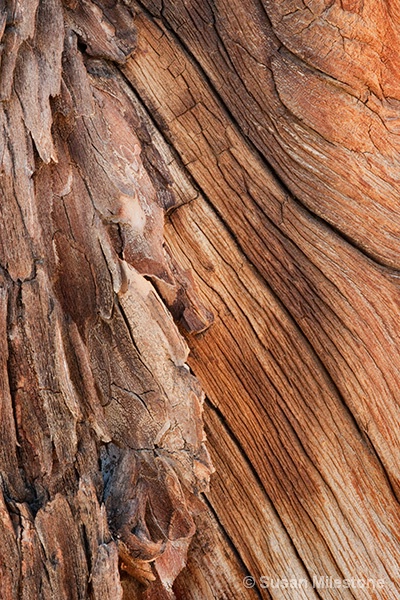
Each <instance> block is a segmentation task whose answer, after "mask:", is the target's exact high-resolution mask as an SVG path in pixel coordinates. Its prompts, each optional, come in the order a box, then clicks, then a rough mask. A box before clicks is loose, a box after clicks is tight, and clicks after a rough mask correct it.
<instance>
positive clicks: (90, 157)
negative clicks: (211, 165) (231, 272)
mask: <svg viewBox="0 0 400 600" xmlns="http://www.w3.org/2000/svg"><path fill="white" fill-rule="evenodd" d="M5 14H6V22H5V29H4V32H3V34H4V48H5V53H4V55H3V61H2V72H1V78H2V98H3V103H2V105H1V110H2V142H3V144H2V150H1V160H2V174H1V189H2V217H3V218H2V219H1V222H0V238H1V248H0V264H1V273H2V275H1V277H2V279H1V283H2V285H1V313H0V314H1V324H0V326H1V342H0V343H1V345H2V352H1V360H2V373H3V376H2V395H1V409H2V413H1V423H2V430H3V437H2V440H1V464H0V472H1V484H2V488H1V501H2V504H1V510H2V519H1V540H2V547H1V550H0V552H1V558H0V569H1V572H0V596H1V598H2V599H4V600H14V599H15V600H17V598H18V599H24V600H31V599H32V600H37V599H38V598H41V599H43V600H46V599H47V598H49V599H50V598H57V599H60V600H61V599H62V598H102V600H104V599H105V598H122V594H123V587H122V585H121V573H123V578H124V586H125V587H126V585H129V581H130V580H133V579H135V580H137V581H139V584H138V585H136V584H132V585H134V587H135V586H136V597H142V595H143V594H145V595H147V596H148V593H147V592H145V587H146V585H145V584H147V583H148V582H151V581H153V580H156V579H157V581H158V584H157V585H158V588H159V590H161V591H159V593H162V590H164V592H163V593H164V594H165V595H166V596H168V597H169V595H170V592H169V590H170V588H171V585H172V582H173V580H174V579H175V577H176V576H177V574H178V573H179V571H180V570H181V569H182V568H183V566H184V565H185V557H186V553H187V548H188V545H189V541H190V539H191V537H192V536H193V534H194V532H195V526H194V522H193V515H194V513H197V512H198V503H199V500H198V499H197V497H198V495H199V493H200V492H201V491H202V490H203V489H205V487H206V486H207V484H208V478H209V473H210V470H211V465H210V462H209V458H208V454H207V451H206V450H205V447H204V433H203V428H202V417H201V413H202V401H203V395H202V391H201V389H200V386H199V383H198V382H197V380H196V379H195V378H194V377H193V376H192V374H191V373H190V372H189V368H188V367H187V365H186V359H187V353H188V349H187V346H186V343H185V342H184V340H183V338H182V337H181V335H180V334H179V332H178V329H177V328H176V326H175V324H174V323H173V320H172V317H171V315H170V314H169V313H168V311H167V309H166V307H165V305H164V304H163V302H162V300H161V298H160V296H159V295H158V293H157V291H156V289H155V287H154V285H155V282H156V281H164V284H165V286H166V289H167V290H168V297H169V302H170V303H171V307H172V305H174V303H175V302H176V298H177V297H178V296H179V298H181V307H180V313H179V310H178V311H176V316H177V318H179V317H180V314H183V313H184V312H185V311H186V312H187V313H190V311H191V310H192V309H191V305H190V300H193V301H194V302H195V296H194V292H193V293H192V294H191V295H190V297H189V296H188V295H187V294H186V292H184V290H183V289H182V283H181V282H180V281H181V277H180V276H179V277H178V278H177V279H175V276H174V273H173V271H172V266H173V265H174V263H173V262H171V259H167V257H166V256H165V253H164V250H163V219H164V210H165V209H166V208H170V207H171V206H174V205H175V204H176V205H178V204H179V203H180V202H181V200H180V199H179V198H178V199H177V200H175V197H174V195H173V190H170V189H169V179H168V178H169V177H170V175H169V172H168V169H167V167H166V166H165V165H164V161H163V158H162V157H161V155H160V154H159V153H158V152H157V150H156V149H155V147H154V144H153V141H152V139H151V136H150V135H149V133H148V131H147V129H146V126H145V124H144V123H143V120H142V119H141V117H140V115H138V114H137V113H136V112H135V108H134V106H133V104H132V103H131V102H130V99H129V93H130V92H129V89H128V87H127V85H126V83H125V82H124V80H123V78H122V77H121V75H119V74H118V73H117V71H116V70H115V67H114V66H113V65H112V64H110V63H109V62H108V61H113V62H116V63H119V62H123V61H124V60H126V58H127V57H128V56H129V54H130V53H131V52H132V50H133V48H134V46H135V40H136V33H135V27H134V25H133V15H134V13H133V11H132V10H131V8H129V7H128V6H127V5H126V4H125V3H123V2H116V3H111V5H110V3H107V2H105V3H95V2H82V3H81V2H68V3H65V6H63V4H62V3H61V1H59V0H43V1H42V2H40V3H39V2H33V1H32V2H28V3H22V2H17V3H14V2H10V3H9V5H8V6H7V7H6V8H5ZM10 40H11V41H10ZM142 147H143V155H142V156H141V152H142ZM169 160H170V162H171V159H169ZM146 166H147V168H146ZM152 180H153V181H154V183H153V181H152ZM174 269H175V271H176V272H177V273H178V272H179V267H178V266H177V265H175V266H174ZM175 271H174V272H175ZM146 278H148V279H146ZM149 280H151V281H153V283H154V285H152V284H151V283H150V281H149ZM193 306H194V309H195V310H196V311H197V312H196V314H197V313H198V314H199V319H198V322H196V323H194V327H195V328H196V327H200V328H203V327H204V323H203V322H202V321H201V316H200V313H201V310H200V309H198V308H197V305H196V304H194V305H193ZM199 310H200V312H199ZM178 313H179V314H178ZM186 320H188V319H186ZM189 321H190V322H192V321H193V319H192V321H191V320H190V319H189ZM126 582H128V584H127V583H126ZM154 589H156V588H154Z"/></svg>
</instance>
